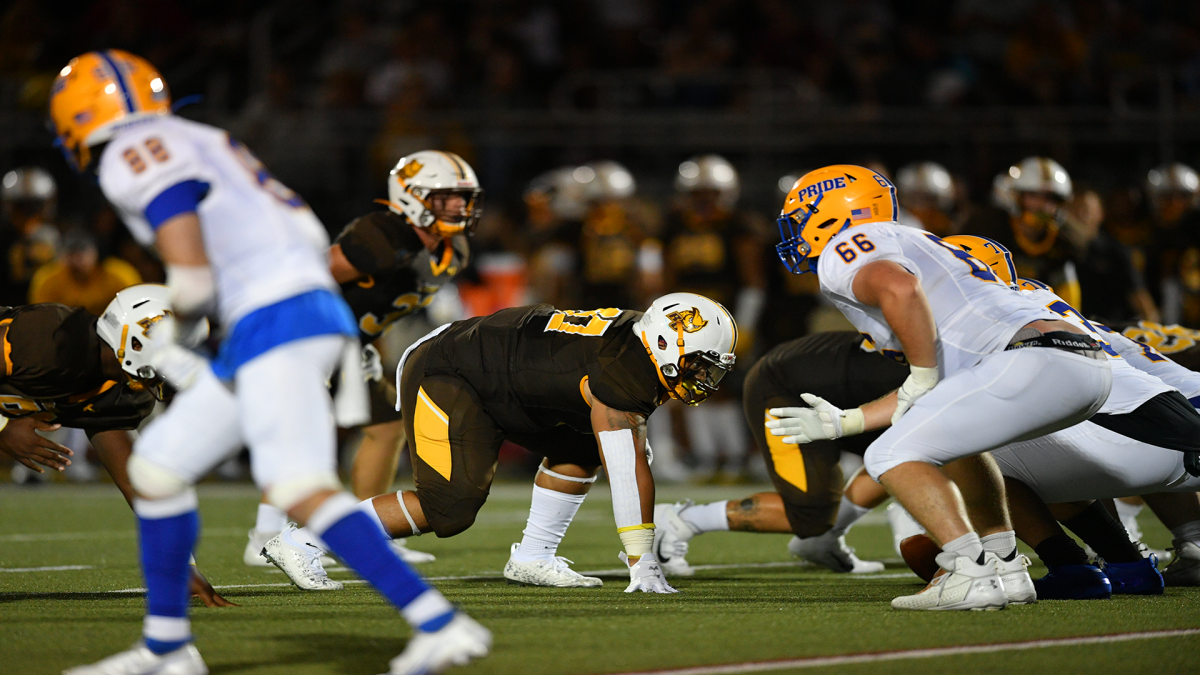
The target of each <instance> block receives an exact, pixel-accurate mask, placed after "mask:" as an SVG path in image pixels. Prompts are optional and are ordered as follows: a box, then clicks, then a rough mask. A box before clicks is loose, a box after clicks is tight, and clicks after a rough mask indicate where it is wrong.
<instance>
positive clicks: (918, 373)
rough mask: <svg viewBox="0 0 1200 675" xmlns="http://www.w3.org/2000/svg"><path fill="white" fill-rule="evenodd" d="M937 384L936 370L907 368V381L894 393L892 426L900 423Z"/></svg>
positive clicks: (917, 367)
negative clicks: (909, 410) (913, 406)
mask: <svg viewBox="0 0 1200 675" xmlns="http://www.w3.org/2000/svg"><path fill="white" fill-rule="evenodd" d="M937 383H938V369H937V368H922V367H921V366H909V374H908V379H906V380H904V384H902V385H900V389H899V390H897V391H896V412H894V413H892V424H895V423H896V422H899V421H900V418H901V417H904V413H906V412H908V409H909V408H911V407H912V405H913V404H914V403H916V402H917V399H919V398H921V397H922V396H924V395H925V394H928V393H929V390H930V389H933V388H934V386H936V385H937Z"/></svg>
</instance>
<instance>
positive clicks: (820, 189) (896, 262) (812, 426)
mask: <svg viewBox="0 0 1200 675" xmlns="http://www.w3.org/2000/svg"><path fill="white" fill-rule="evenodd" d="M896 212H897V204H896V190H895V187H894V186H893V185H892V184H891V182H890V181H888V180H887V178H885V177H883V176H881V175H879V174H877V173H875V172H874V171H871V170H869V169H864V168H862V167H857V166H850V165H838V166H830V167H826V168H823V169H818V170H816V171H813V172H811V173H809V174H807V175H805V176H804V177H802V178H801V179H800V180H798V181H797V182H796V184H795V185H794V186H793V187H792V190H791V191H790V192H789V193H788V197H787V200H786V202H785V203H784V207H783V210H782V212H781V217H780V219H779V226H780V233H781V235H782V238H783V241H782V242H781V243H780V244H779V245H778V246H777V251H778V253H779V256H780V259H781V260H782V261H783V263H784V265H785V266H786V267H787V268H788V270H789V271H791V272H793V273H796V274H800V273H803V272H816V273H817V276H818V278H819V280H820V284H821V291H822V293H823V294H824V295H825V296H826V297H827V298H828V299H829V300H830V301H832V302H833V304H834V305H835V306H836V307H838V308H839V309H840V310H841V311H842V313H843V314H844V315H845V316H846V318H847V319H849V320H850V322H851V323H853V324H854V325H855V327H856V328H858V330H859V331H860V332H862V333H864V335H866V336H868V338H869V339H870V341H871V343H873V344H874V345H875V348H876V349H878V350H879V351H881V352H882V353H884V354H889V355H894V356H895V357H896V358H904V359H905V360H906V362H907V363H908V364H909V367H910V371H911V374H910V375H909V377H908V379H907V380H905V382H904V384H903V385H902V386H901V387H900V388H899V389H898V390H897V392H896V393H895V394H894V395H891V394H890V395H888V396H887V397H884V398H883V399H880V400H878V401H875V402H873V403H869V404H867V405H865V406H863V407H861V408H855V409H853V410H849V411H841V410H839V409H837V408H836V407H834V406H832V405H830V404H829V403H827V402H825V401H823V400H821V399H819V398H816V397H806V399H805V400H806V401H808V402H809V404H810V405H812V406H813V407H812V408H784V409H772V410H771V411H769V412H770V414H772V415H774V416H776V417H779V418H780V419H778V420H775V421H772V422H769V423H768V426H769V427H771V428H772V434H775V435H779V436H782V437H783V438H784V442H792V443H797V442H810V441H813V440H824V439H830V438H838V437H841V436H845V435H847V434H851V433H861V432H862V431H863V430H870V429H877V428H883V427H887V426H888V425H890V426H891V428H890V429H888V430H887V431H885V432H884V433H883V435H881V436H880V437H879V438H878V439H877V440H876V441H875V442H873V443H872V444H871V445H870V446H869V447H868V449H867V451H866V455H865V457H864V460H865V465H866V468H867V471H868V472H869V473H870V474H871V477H872V478H875V479H877V480H879V481H880V482H881V483H882V484H883V485H884V486H885V487H886V488H887V489H888V491H889V492H890V493H892V495H893V496H895V497H896V499H897V500H898V501H899V502H900V503H901V504H903V505H904V506H905V508H907V509H908V511H909V512H910V513H912V514H913V516H914V517H915V518H916V519H917V521H918V522H920V523H921V524H922V525H923V526H925V528H926V529H927V530H928V531H929V532H930V534H931V535H932V536H933V537H934V538H935V539H936V540H937V541H938V542H939V543H940V544H941V545H942V548H943V549H944V553H942V554H941V555H940V556H939V558H938V564H939V565H940V567H941V568H942V570H943V573H942V574H940V575H939V576H937V577H935V578H934V580H933V581H932V582H931V583H930V585H929V586H927V587H926V588H925V589H924V590H922V591H921V592H920V593H917V594H915V595H912V596H905V597H899V598H896V599H894V600H893V601H892V606H893V607H895V608H897V609H939V610H946V609H1002V608H1004V607H1006V606H1007V605H1008V603H1009V600H1010V597H1011V598H1012V599H1013V600H1019V601H1030V600H1033V599H1034V598H1033V597H1032V596H1033V594H1032V593H1031V591H1032V582H1031V581H1030V580H1029V575H1028V574H1027V573H1026V572H1025V571H1024V568H1023V567H1022V566H1021V564H1020V563H1019V562H1017V560H1018V556H1017V554H1016V536H1015V534H1014V533H1013V531H1012V525H1011V523H1010V522H1009V518H1008V513H1007V511H1006V509H1005V507H1004V487H1003V482H1002V479H1001V477H1000V475H999V472H998V471H997V470H996V467H995V464H994V462H993V461H992V460H991V459H990V457H988V456H987V455H985V454H983V455H981V453H985V452H986V451H987V450H991V449H993V448H996V447H1000V446H1003V445H1006V444H1008V443H1011V442H1013V441H1016V440H1020V439H1023V438H1031V437H1036V436H1041V435H1044V434H1046V433H1049V432H1052V431H1055V430H1057V429H1062V428H1066V427H1068V426H1072V425H1074V424H1077V423H1079V422H1081V421H1083V420H1086V419H1088V418H1089V417H1091V416H1092V414H1093V413H1095V412H1096V411H1097V410H1099V408H1100V406H1101V405H1103V403H1104V401H1105V400H1106V399H1107V398H1108V394H1109V389H1110V387H1111V385H1112V373H1111V370H1110V368H1109V365H1108V361H1107V359H1105V358H1104V356H1103V352H1102V351H1101V350H1100V346H1099V344H1098V343H1097V342H1096V340H1095V339H1093V338H1092V337H1090V336H1088V335H1087V334H1086V333H1084V332H1083V331H1081V330H1080V329H1079V328H1077V327H1075V326H1073V325H1071V324H1069V323H1067V322H1064V321H1062V320H1061V319H1059V317H1057V316H1056V315H1055V314H1053V313H1051V312H1050V311H1048V310H1046V309H1045V308H1043V307H1041V306H1039V305H1038V304H1037V303H1035V302H1033V301H1031V300H1029V299H1027V298H1024V297H1021V296H1020V295H1019V294H1016V293H1013V292H1012V291H1011V290H1010V289H1009V287H1008V285H1007V284H1004V283H1003V282H1001V281H1000V280H999V279H997V278H996V276H995V274H993V273H992V271H991V270H990V269H988V267H987V266H986V265H983V264H982V263H980V262H979V261H978V260H976V259H975V258H973V257H971V256H970V254H968V253H966V252H964V251H963V250H961V249H959V248H957V247H955V246H953V245H950V244H945V243H944V242H942V240H941V239H939V238H938V237H936V236H934V235H932V234H929V233H926V232H921V231H918V230H914V229H910V228H902V227H897V226H896V224H895V215H896ZM1001 419H1002V420H1005V422H1006V423H1004V424H996V423H995V420H1001ZM976 456H978V459H977V461H976V469H975V471H974V475H973V476H970V478H971V479H972V480H971V482H972V483H973V484H972V485H971V486H970V487H967V486H964V488H965V489H966V491H968V492H971V493H974V494H977V495H979V494H989V493H990V494H992V495H993V497H992V498H991V499H976V500H972V502H973V503H974V508H973V509H972V512H971V513H970V518H968V514H967V506H966V505H965V504H964V501H963V497H962V495H961V494H960V493H959V491H958V488H957V487H956V485H955V483H954V482H952V481H951V480H950V479H949V478H947V477H946V475H945V474H943V473H942V472H941V470H940V469H939V467H940V466H942V465H943V464H946V463H948V462H951V461H954V460H958V459H963V458H967V457H976ZM980 534H983V535H984V536H983V538H982V539H981V536H980ZM1018 567H1020V568H1021V569H1019V570H1018V569H1016V568H1018ZM1002 577H1003V578H1005V579H1010V580H1012V582H1013V583H1012V584H1010V587H1008V588H1006V587H1005V584H1004V582H1002V580H1001V579H1002Z"/></svg>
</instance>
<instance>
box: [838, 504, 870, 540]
mask: <svg viewBox="0 0 1200 675" xmlns="http://www.w3.org/2000/svg"><path fill="white" fill-rule="evenodd" d="M870 512H871V509H869V508H867V507H865V506H859V505H858V504H855V503H854V502H852V501H850V498H849V497H847V496H846V495H842V503H841V505H840V506H838V512H837V521H836V522H834V524H833V529H832V530H830V531H829V534H831V535H832V536H834V537H840V536H842V535H844V534H846V533H847V532H849V531H850V526H851V525H854V524H855V523H857V522H858V521H859V520H861V519H862V517H863V516H865V515H867V514H868V513H870Z"/></svg>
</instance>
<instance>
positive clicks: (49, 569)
mask: <svg viewBox="0 0 1200 675" xmlns="http://www.w3.org/2000/svg"><path fill="white" fill-rule="evenodd" d="M91 569H95V568H94V567H92V566H91V565H51V566H50V567H0V572H66V571H69V570H91Z"/></svg>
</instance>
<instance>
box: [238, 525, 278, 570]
mask: <svg viewBox="0 0 1200 675" xmlns="http://www.w3.org/2000/svg"><path fill="white" fill-rule="evenodd" d="M278 536H279V533H278V532H259V531H258V530H257V529H251V530H250V531H249V532H248V533H247V535H246V538H247V539H249V541H247V542H246V550H244V551H242V562H244V563H246V566H247V567H270V566H271V561H270V560H267V559H266V558H264V557H263V555H262V550H263V547H264V546H266V545H267V542H268V541H271V540H272V539H274V538H275V537H278Z"/></svg>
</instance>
